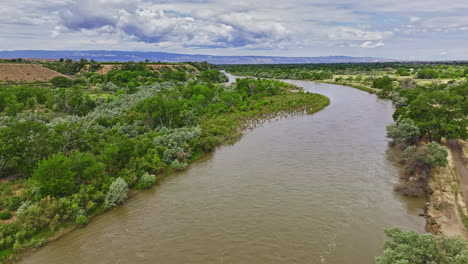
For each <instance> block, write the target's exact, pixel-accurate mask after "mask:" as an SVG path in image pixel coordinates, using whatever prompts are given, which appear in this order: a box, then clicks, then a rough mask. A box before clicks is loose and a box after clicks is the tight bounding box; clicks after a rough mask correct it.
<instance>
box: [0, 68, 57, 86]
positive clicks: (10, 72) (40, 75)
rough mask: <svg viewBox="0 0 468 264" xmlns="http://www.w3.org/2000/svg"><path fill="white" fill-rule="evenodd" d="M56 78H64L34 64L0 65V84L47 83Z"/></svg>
mask: <svg viewBox="0 0 468 264" xmlns="http://www.w3.org/2000/svg"><path fill="white" fill-rule="evenodd" d="M56 76H65V75H63V74H61V73H58V72H56V71H54V70H51V69H48V68H46V67H43V66H41V65H36V64H9V63H6V64H0V82H2V83H5V82H10V81H11V82H47V81H50V79H52V78H54V77H56Z"/></svg>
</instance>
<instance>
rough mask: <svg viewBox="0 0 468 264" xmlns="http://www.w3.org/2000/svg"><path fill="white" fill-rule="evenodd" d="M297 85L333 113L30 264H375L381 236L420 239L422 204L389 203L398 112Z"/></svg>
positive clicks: (215, 158)
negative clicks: (400, 230)
mask: <svg viewBox="0 0 468 264" xmlns="http://www.w3.org/2000/svg"><path fill="white" fill-rule="evenodd" d="M289 82H290V83H293V84H296V85H299V86H302V87H303V88H304V89H305V90H306V91H311V92H317V93H321V94H324V95H326V96H328V97H329V98H330V100H331V104H330V106H328V107H327V108H325V109H324V110H323V111H321V112H318V113H316V114H313V115H308V116H293V117H289V118H283V119H279V120H275V121H272V122H266V123H264V124H263V125H261V126H260V127H258V128H256V129H254V130H252V131H250V132H249V133H247V134H246V135H245V136H244V137H243V138H242V139H241V140H240V141H239V142H237V143H236V144H234V145H232V146H223V147H220V148H219V149H217V150H216V152H215V153H214V154H212V155H208V156H206V157H205V158H203V159H202V160H201V161H199V162H197V163H195V164H193V165H192V166H191V167H190V168H189V169H188V170H186V171H184V172H181V173H178V174H176V175H174V176H171V177H169V178H167V179H166V180H164V182H163V183H162V184H161V185H160V186H158V187H157V188H153V189H151V190H148V191H141V192H135V193H133V194H132V197H131V198H130V199H129V201H128V202H126V203H125V205H123V206H120V207H118V208H116V209H113V210H111V211H110V212H108V213H105V214H103V215H101V216H98V217H96V218H94V219H93V220H92V221H91V223H90V224H89V225H88V226H87V227H86V228H82V229H78V230H76V231H74V232H72V233H71V234H69V235H67V236H65V237H64V238H62V239H60V240H58V241H56V242H53V243H51V244H49V245H48V246H46V247H44V248H42V249H41V250H39V251H38V252H37V253H35V254H33V255H32V256H30V257H28V258H27V259H25V260H24V263H373V261H374V257H375V256H376V255H379V254H380V252H381V246H382V243H383V241H384V239H385V236H384V234H383V229H384V228H387V227H391V226H394V225H398V226H402V227H404V228H405V229H413V230H418V231H421V232H422V231H423V226H424V219H423V218H422V217H418V216H417V214H418V213H419V212H420V211H421V209H420V208H421V207H422V206H423V201H421V200H407V199H405V198H403V197H401V196H398V195H397V194H395V193H394V192H393V191H392V186H393V184H394V183H395V182H396V181H397V170H396V169H395V168H394V167H393V166H392V164H391V163H390V162H389V161H387V159H386V157H385V151H386V149H387V140H386V139H385V126H386V125H387V124H389V123H390V122H391V115H392V112H393V107H392V105H391V103H390V102H389V101H384V100H380V99H378V98H377V97H376V96H374V95H369V94H367V93H365V92H362V91H358V90H355V89H352V88H349V87H344V86H337V85H329V84H319V83H314V82H309V81H289Z"/></svg>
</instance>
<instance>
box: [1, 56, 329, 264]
mask: <svg viewBox="0 0 468 264" xmlns="http://www.w3.org/2000/svg"><path fill="white" fill-rule="evenodd" d="M82 64H84V66H82ZM89 65H90V64H89V63H88V62H85V61H79V62H70V61H68V60H63V61H58V62H53V63H49V64H48V66H49V67H52V68H55V69H57V70H60V71H62V72H63V73H65V74H67V75H70V76H69V77H60V78H59V77H57V78H55V79H54V81H53V84H52V85H49V84H27V85H11V84H10V85H5V86H2V87H0V93H1V95H2V96H1V97H0V98H1V99H0V110H1V113H0V178H4V177H6V178H8V179H10V180H9V181H7V182H4V183H2V184H1V185H0V211H1V217H2V218H4V219H8V218H10V219H9V220H0V252H1V253H0V255H1V256H2V258H10V257H12V256H11V253H13V254H15V253H18V252H21V251H22V250H23V249H24V248H30V247H36V246H40V245H42V244H44V243H45V242H46V239H47V237H48V236H50V235H52V234H53V233H54V232H57V231H58V230H60V229H61V228H63V227H65V226H67V225H69V224H70V223H74V224H76V225H78V226H83V225H86V224H87V223H88V221H89V218H90V217H91V216H92V215H94V214H96V213H98V212H101V211H102V210H104V209H110V208H112V207H113V206H116V205H118V204H121V203H122V202H124V200H125V199H126V197H127V193H128V191H129V189H140V188H141V189H143V188H149V187H151V186H152V185H154V184H156V183H157V182H158V180H159V179H160V178H162V176H163V175H167V174H168V173H169V172H170V171H173V170H183V169H185V168H186V167H187V166H188V165H189V163H190V162H192V161H193V160H195V159H196V158H197V157H199V156H200V155H202V154H204V153H207V152H209V151H212V150H213V149H214V148H215V147H216V146H218V145H220V144H223V143H229V142H233V141H234V140H236V139H238V138H239V137H240V136H241V131H242V130H243V129H244V128H246V125H247V124H248V122H249V121H253V120H266V119H269V118H272V117H275V116H276V115H278V114H282V113H313V112H316V111H319V110H321V109H323V108H324V107H325V106H327V105H328V104H329V100H328V98H326V97H324V96H322V95H318V94H311V93H304V92H303V91H300V89H299V88H298V87H294V86H292V85H289V84H286V83H282V82H279V81H274V80H256V79H242V80H238V82H237V83H235V84H232V85H230V86H225V85H224V84H220V82H224V81H226V76H225V75H224V74H222V73H220V72H219V71H217V70H216V69H214V68H213V66H212V65H209V64H207V63H186V64H148V63H132V62H129V63H122V64H112V66H113V67H114V66H115V68H114V69H110V70H109V71H108V72H107V73H102V74H99V73H96V72H93V71H89V70H87V68H89ZM102 65H105V64H101V67H102ZM107 66H109V65H107ZM153 66H154V67H153ZM156 66H157V67H156ZM80 67H81V68H80ZM96 69H97V68H96ZM73 74H74V75H73ZM64 83H65V84H64ZM291 90H299V92H292V91H291Z"/></svg>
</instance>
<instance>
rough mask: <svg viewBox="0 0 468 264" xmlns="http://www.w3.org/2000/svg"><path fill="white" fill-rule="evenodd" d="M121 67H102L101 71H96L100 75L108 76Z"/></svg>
mask: <svg viewBox="0 0 468 264" xmlns="http://www.w3.org/2000/svg"><path fill="white" fill-rule="evenodd" d="M120 67H121V66H120V65H105V64H104V65H101V69H99V71H96V73H98V74H107V73H108V72H110V71H111V70H113V69H119V68H120Z"/></svg>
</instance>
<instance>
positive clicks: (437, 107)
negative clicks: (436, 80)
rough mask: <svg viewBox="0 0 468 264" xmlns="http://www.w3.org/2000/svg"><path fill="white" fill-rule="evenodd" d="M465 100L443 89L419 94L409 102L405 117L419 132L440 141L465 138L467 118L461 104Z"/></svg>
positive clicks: (467, 135)
mask: <svg viewBox="0 0 468 264" xmlns="http://www.w3.org/2000/svg"><path fill="white" fill-rule="evenodd" d="M465 103H466V100H465V99H464V98H463V97H462V96H459V95H455V94H451V93H449V92H448V91H445V90H437V91H433V92H430V93H427V94H426V93H422V94H420V95H419V96H418V97H417V98H416V99H415V100H414V101H412V102H411V103H410V104H409V107H408V108H409V111H408V112H407V115H406V116H407V117H409V118H411V119H413V120H414V122H415V123H416V125H417V126H418V127H419V129H420V131H421V134H427V135H428V136H429V138H431V139H433V140H437V141H440V140H441V138H442V137H445V138H446V139H466V138H467V137H468V134H467V130H466V127H467V125H468V122H467V121H468V120H467V119H466V113H465V112H464V108H463V105H464V104H465Z"/></svg>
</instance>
